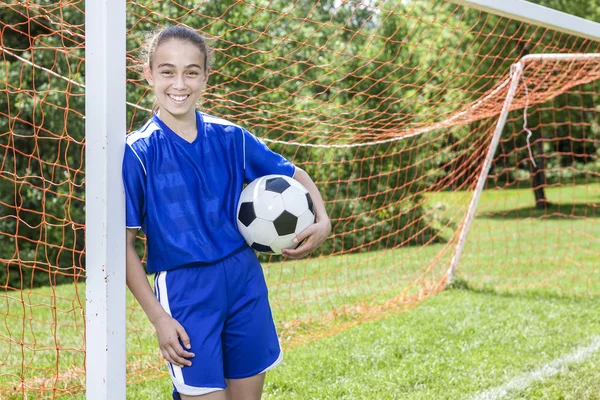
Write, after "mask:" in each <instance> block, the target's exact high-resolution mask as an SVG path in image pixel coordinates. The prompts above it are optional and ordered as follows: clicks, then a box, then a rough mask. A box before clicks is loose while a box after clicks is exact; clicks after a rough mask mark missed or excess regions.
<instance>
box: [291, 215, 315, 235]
mask: <svg viewBox="0 0 600 400" xmlns="http://www.w3.org/2000/svg"><path fill="white" fill-rule="evenodd" d="M314 223H315V215H314V214H313V213H312V212H311V211H310V210H307V211H306V212H305V213H304V214H302V215H301V216H299V217H298V223H297V224H296V235H298V234H299V233H300V232H302V231H303V230H305V229H306V228H308V227H309V226H311V225H312V224H314Z"/></svg>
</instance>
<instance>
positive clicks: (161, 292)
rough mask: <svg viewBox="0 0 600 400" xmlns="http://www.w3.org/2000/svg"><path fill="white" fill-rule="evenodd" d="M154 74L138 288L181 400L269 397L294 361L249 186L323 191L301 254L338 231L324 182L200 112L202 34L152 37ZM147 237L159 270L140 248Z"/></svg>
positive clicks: (138, 174) (137, 182)
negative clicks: (252, 221)
mask: <svg viewBox="0 0 600 400" xmlns="http://www.w3.org/2000/svg"><path fill="white" fill-rule="evenodd" d="M146 54H147V56H146V60H145V64H144V76H145V78H146V80H147V81H148V83H149V84H150V86H152V87H153V89H154V93H155V95H156V105H155V107H154V110H153V111H154V115H153V116H152V118H151V119H150V120H149V121H148V122H147V123H146V124H145V125H144V126H142V127H141V128H140V129H138V130H137V131H135V132H133V133H131V134H130V135H128V136H127V139H126V140H127V145H126V146H125V155H124V161H123V180H124V184H125V194H126V199H127V200H126V201H127V204H126V209H127V286H128V287H129V289H130V290H131V292H132V293H133V295H134V296H135V297H136V299H137V300H138V301H139V303H140V305H141V306H142V308H143V309H144V311H145V313H146V314H147V315H148V318H149V319H150V321H151V322H152V324H153V325H154V327H155V328H156V334H157V337H158V343H159V345H160V351H161V353H162V355H163V357H164V358H165V359H166V360H167V361H168V365H169V371H170V373H171V378H172V381H173V385H174V391H173V398H174V399H183V400H185V399H194V398H197V397H198V396H201V398H202V400H204V399H206V400H208V399H228V400H229V399H232V400H235V399H249V400H250V399H260V397H261V395H262V389H263V383H264V379H265V372H266V371H267V370H269V369H271V368H273V367H275V366H276V365H278V364H279V363H280V362H281V360H282V353H281V349H280V346H279V341H278V338H277V333H276V331H275V325H274V322H273V318H272V315H271V309H270V305H269V301H268V296H267V287H266V284H265V279H264V276H263V272H262V268H261V266H260V264H259V263H258V259H257V257H256V254H255V253H254V251H253V250H252V249H250V248H249V247H248V246H247V245H246V243H245V241H244V239H243V238H242V236H241V235H240V233H239V232H238V230H237V226H236V215H235V214H236V206H237V204H236V203H237V199H238V198H239V195H240V193H241V190H242V185H243V184H244V182H251V181H252V180H254V179H256V178H258V177H260V176H263V175H267V174H284V175H287V176H292V177H293V178H294V179H297V180H298V181H299V182H300V183H302V184H303V185H304V186H305V187H306V188H307V189H308V191H309V192H310V195H311V196H312V198H313V201H314V206H315V211H316V215H317V220H316V223H315V224H313V225H312V226H310V227H309V228H307V229H306V230H305V231H304V232H302V233H301V234H300V235H299V236H298V238H297V239H298V241H299V242H302V241H303V240H304V239H306V241H305V242H303V243H302V244H301V245H300V246H299V247H298V248H297V249H295V250H285V251H284V253H283V254H284V256H286V257H290V258H300V257H304V256H306V255H308V254H310V253H311V252H312V251H314V250H315V249H316V248H317V247H318V246H319V245H321V243H323V241H324V240H325V238H326V237H327V236H328V235H329V232H330V231H331V224H330V222H329V218H328V216H327V212H326V211H325V206H324V204H323V199H322V197H321V195H320V194H319V192H318V190H317V187H316V186H315V184H314V183H313V181H312V180H311V178H310V177H309V176H308V174H307V173H306V172H304V171H303V170H302V169H300V168H298V167H296V166H294V165H293V164H292V163H290V162H289V161H288V160H286V159H285V158H283V157H282V156H280V155H279V154H276V153H274V152H272V151H270V150H269V149H268V148H267V147H266V146H265V145H264V144H263V143H262V142H260V141H259V140H258V139H257V138H256V137H255V136H253V135H252V134H250V133H249V132H248V131H246V130H245V129H243V128H241V127H239V126H238V125H235V124H233V123H231V122H229V121H226V120H223V119H220V118H216V117H213V116H210V115H207V114H204V113H201V112H198V111H196V103H197V101H198V99H199V98H200V95H201V92H202V89H203V88H204V87H205V86H206V82H207V79H208V69H209V67H208V55H209V48H208V46H207V45H206V43H205V41H204V39H203V38H202V37H201V36H200V35H198V34H197V33H196V32H194V31H193V30H191V29H188V28H185V27H179V26H174V27H169V28H167V29H165V30H163V31H161V32H159V33H158V34H156V35H155V36H154V37H153V38H152V39H151V40H150V41H149V43H148V48H147V52H146ZM139 228H141V229H142V230H143V231H144V233H145V234H146V239H147V249H148V260H147V269H148V272H150V273H155V278H154V283H155V289H154V293H153V292H152V289H151V287H150V285H149V284H148V281H147V279H146V274H145V271H144V268H143V266H142V264H141V262H140V259H139V257H138V255H137V253H136V251H135V237H136V232H137V230H138V229H139Z"/></svg>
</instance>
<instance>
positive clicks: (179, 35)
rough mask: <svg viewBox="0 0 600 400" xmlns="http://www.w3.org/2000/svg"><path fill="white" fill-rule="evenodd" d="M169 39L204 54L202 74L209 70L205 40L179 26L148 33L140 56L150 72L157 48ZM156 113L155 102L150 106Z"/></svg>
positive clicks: (209, 53) (190, 30) (207, 49)
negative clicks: (187, 43)
mask: <svg viewBox="0 0 600 400" xmlns="http://www.w3.org/2000/svg"><path fill="white" fill-rule="evenodd" d="M171 39H177V40H182V41H185V42H189V43H191V44H193V45H195V46H196V47H198V49H199V50H200V52H202V54H204V72H205V73H206V72H208V70H209V69H210V61H209V56H210V55H211V51H212V49H211V48H210V47H209V46H208V44H207V43H206V39H204V37H203V36H202V35H200V34H199V33H198V32H196V31H194V30H192V29H190V28H188V27H185V26H181V25H176V26H169V27H167V28H165V29H163V30H160V31H156V32H152V33H150V34H149V35H148V36H147V37H146V41H145V42H146V45H145V46H144V47H143V49H142V52H141V56H142V59H143V61H144V65H147V66H148V68H150V70H152V58H153V56H154V53H155V52H156V49H157V48H158V46H160V45H161V44H162V43H164V42H166V41H169V40H171ZM157 111H158V103H157V102H156V101H155V102H154V105H153V106H152V113H153V114H155V113H156V112H157Z"/></svg>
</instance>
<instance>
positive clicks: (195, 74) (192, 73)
mask: <svg viewBox="0 0 600 400" xmlns="http://www.w3.org/2000/svg"><path fill="white" fill-rule="evenodd" d="M188 75H191V76H198V75H200V74H199V73H198V72H196V71H190V72H188Z"/></svg>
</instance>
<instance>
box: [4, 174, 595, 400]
mask: <svg viewBox="0 0 600 400" xmlns="http://www.w3.org/2000/svg"><path fill="white" fill-rule="evenodd" d="M547 195H548V198H549V200H550V201H551V202H552V203H553V204H554V205H552V206H551V207H550V208H549V209H548V210H546V211H545V212H543V213H542V212H540V211H537V210H535V209H534V208H531V205H532V202H533V201H532V199H533V195H532V194H531V192H530V191H529V190H504V191H502V190H497V191H495V190H490V191H487V192H485V193H484V194H483V196H482V199H481V203H480V207H479V208H478V217H477V218H476V219H475V222H474V224H473V227H472V229H471V232H470V235H469V239H468V241H467V244H466V246H465V251H464V254H463V257H462V259H461V264H460V267H459V270H458V277H457V279H456V280H455V281H454V283H453V284H452V286H451V287H450V288H448V289H447V290H445V291H444V292H442V293H440V294H438V295H435V296H433V297H429V298H427V299H426V300H425V301H423V303H421V304H420V305H419V306H417V307H416V308H413V309H411V310H408V311H406V312H402V313H400V312H395V311H396V310H390V312H389V313H388V314H387V315H386V316H385V317H384V318H381V319H378V320H375V321H368V322H364V323H362V324H360V325H358V326H356V327H353V328H350V329H347V330H345V331H344V332H342V333H340V334H338V335H335V336H331V337H326V338H324V339H320V340H317V341H314V342H311V343H308V344H304V345H301V346H297V347H294V348H292V349H290V350H287V351H286V353H285V361H284V363H283V364H282V365H281V366H280V367H278V368H276V369H275V370H273V371H272V372H270V373H269V374H268V376H267V382H266V386H265V395H264V398H265V399H286V400H287V399H369V400H370V399H492V398H505V399H600V379H598V378H599V377H600V209H599V208H598V207H599V204H598V203H600V185H597V184H596V185H579V186H577V187H573V188H567V187H563V188H555V189H548V190H547ZM427 201H428V203H431V204H438V203H444V204H446V205H447V207H445V208H444V209H443V210H445V211H442V212H443V213H447V216H448V217H451V216H452V215H453V213H454V214H456V210H457V209H462V208H464V206H465V205H466V203H467V202H468V196H464V195H461V194H459V193H450V192H445V193H438V194H435V195H432V196H430V197H429V198H428V199H427ZM444 248H445V245H444V244H436V245H431V246H425V247H421V248H419V249H415V248H405V249H399V250H397V251H393V252H385V253H381V254H373V253H366V254H361V255H354V256H344V257H339V258H338V259H336V260H335V261H334V262H329V263H325V261H323V260H321V261H316V262H315V261H313V262H311V263H307V262H297V263H289V266H287V265H288V264H287V263H286V266H285V267H281V268H279V269H276V268H267V271H268V274H267V279H268V281H269V283H270V293H271V297H272V302H273V305H274V308H275V318H276V319H277V320H286V319H289V318H291V317H299V318H303V317H310V316H318V315H321V314H322V313H324V312H326V310H328V309H331V308H332V307H333V308H335V307H337V306H339V305H341V304H353V302H354V301H355V300H356V299H359V298H365V297H369V298H370V299H372V300H373V301H378V299H379V298H385V297H386V296H387V297H389V296H393V295H394V294H395V292H394V290H396V291H397V290H398V289H397V288H398V287H404V286H406V283H407V282H410V280H411V279H414V278H415V272H416V271H418V268H419V265H422V264H423V263H427V262H431V261H432V260H434V259H435V257H436V254H439V253H440V251H441V250H443V249H444ZM449 250H450V251H447V252H446V253H447V254H446V253H444V254H445V255H444V257H442V258H441V259H440V260H438V261H439V263H440V268H441V267H443V266H444V265H447V261H448V259H449V256H450V255H451V247H449ZM342 265H350V266H353V265H356V266H359V265H361V268H346V269H341V266H342ZM314 271H319V272H320V274H318V276H317V277H314V276H315V274H313V272H314ZM340 275H344V276H340ZM305 277H314V278H311V279H307V278H305ZM342 281H343V282H354V284H353V285H351V286H348V287H345V286H341V285H339V286H338V283H341V282H342ZM337 287H343V289H340V290H335V288H337ZM330 288H334V289H330ZM415 290H417V289H415ZM78 291H79V297H77V296H76V295H75V291H74V288H73V286H72V285H71V286H62V287H58V288H56V290H55V293H56V296H54V297H51V296H50V295H51V294H52V290H51V289H50V288H44V289H39V290H35V291H32V292H30V293H17V292H11V293H9V294H8V297H6V298H0V308H4V307H6V310H9V312H7V313H3V317H2V318H3V319H4V321H2V322H1V323H0V344H2V345H1V346H0V361H2V360H7V361H5V364H6V365H5V366H1V365H0V388H3V387H7V385H10V384H13V382H15V379H16V378H17V376H18V375H19V374H21V373H22V371H21V368H20V365H21V361H20V360H21V357H22V353H21V347H20V346H19V345H18V343H16V342H23V343H36V345H37V346H38V348H40V349H41V350H39V351H36V352H35V354H34V355H31V353H27V352H25V354H26V355H25V372H24V374H25V375H27V376H29V377H30V378H31V379H37V380H38V381H39V379H40V374H42V373H43V371H44V370H45V369H48V368H50V369H51V370H52V369H53V368H54V369H56V367H57V366H56V364H57V363H56V360H55V358H56V347H57V345H59V346H60V348H61V349H63V350H61V351H60V359H59V362H58V369H59V370H60V371H65V370H71V371H75V372H73V376H72V377H69V378H70V379H69V385H70V387H71V388H77V387H79V386H80V385H81V384H82V383H83V382H82V379H84V378H83V376H81V374H80V373H79V374H78V373H77V371H81V368H82V354H81V351H80V350H78V349H80V348H81V342H82V339H83V327H82V326H81V312H82V311H81V310H82V304H84V303H85V300H84V292H85V288H84V285H81V284H80V285H78ZM74 298H78V299H80V300H77V301H74V300H73V299H74ZM129 301H130V304H131V305H133V304H134V302H133V299H132V298H131V297H130V298H129ZM30 305H31V306H30ZM33 305H37V306H33ZM54 320H60V321H61V323H62V324H64V326H62V325H61V328H60V330H61V331H60V332H55V331H54V326H55V325H54V324H53V323H52V322H51V321H54ZM0 321H1V320H0ZM128 326H129V328H130V329H134V330H136V332H135V333H134V334H129V336H128V351H129V352H130V362H132V363H135V365H137V366H138V369H137V372H136V376H131V377H130V378H131V380H133V381H136V380H137V379H139V376H137V374H142V375H143V374H144V373H148V374H149V375H152V376H156V372H155V371H154V370H153V369H152V368H151V366H152V365H155V362H154V361H155V357H156V356H154V354H157V351H156V340H155V338H154V334H153V332H152V331H151V329H149V326H148V323H147V321H146V320H145V317H144V315H143V313H141V312H136V313H133V314H131V315H130V317H129V320H128ZM6 337H11V338H14V339H13V341H12V342H7V341H2V338H6ZM5 343H8V344H9V345H5ZM70 348H72V349H73V350H69V349H70ZM582 349H583V350H582ZM14 364H17V367H12V366H11V365H14ZM146 365H147V366H148V367H145V366H146ZM145 368H146V370H145ZM17 382H18V380H17ZM52 383H53V382H52V381H49V382H48V384H52ZM170 390H171V384H170V379H169V378H168V376H166V375H162V376H161V377H160V378H158V379H151V380H147V381H144V382H139V383H133V384H131V385H129V386H128V392H127V398H128V399H148V398H159V399H162V398H165V399H166V398H169V397H168V394H169V393H170ZM47 394H49V395H51V393H50V392H49V393H47ZM0 397H2V396H1V395H0ZM8 398H11V399H12V398H15V399H16V398H21V397H20V395H15V397H10V396H8ZM31 398H36V397H31ZM65 398H83V396H82V395H79V396H65Z"/></svg>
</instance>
